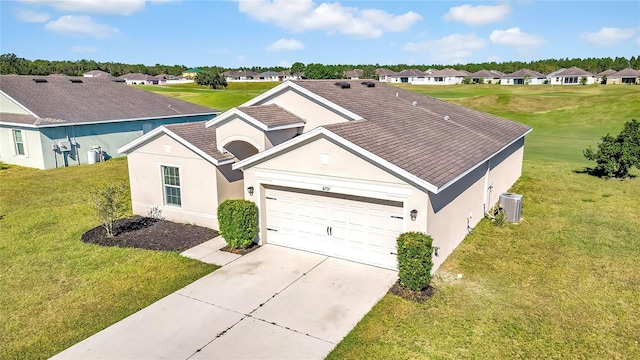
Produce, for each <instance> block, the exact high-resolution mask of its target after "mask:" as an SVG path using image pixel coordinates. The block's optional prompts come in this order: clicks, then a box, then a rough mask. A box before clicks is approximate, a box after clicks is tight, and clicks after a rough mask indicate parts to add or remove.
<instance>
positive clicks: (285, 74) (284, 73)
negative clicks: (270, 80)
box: [278, 70, 305, 81]
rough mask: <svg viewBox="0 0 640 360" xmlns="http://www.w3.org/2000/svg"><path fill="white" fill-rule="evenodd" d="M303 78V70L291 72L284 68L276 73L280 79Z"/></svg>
mask: <svg viewBox="0 0 640 360" xmlns="http://www.w3.org/2000/svg"><path fill="white" fill-rule="evenodd" d="M304 78H305V76H304V73H303V72H299V73H295V74H292V73H291V70H285V71H281V72H279V73H278V80H280V81H287V80H302V79H304Z"/></svg>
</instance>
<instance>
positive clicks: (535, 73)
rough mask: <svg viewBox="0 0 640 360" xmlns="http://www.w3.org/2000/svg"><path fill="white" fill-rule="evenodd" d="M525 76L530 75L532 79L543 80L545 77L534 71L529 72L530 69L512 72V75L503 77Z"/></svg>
mask: <svg viewBox="0 0 640 360" xmlns="http://www.w3.org/2000/svg"><path fill="white" fill-rule="evenodd" d="M525 75H529V76H530V77H532V78H543V77H545V75H544V74H541V73H539V72H537V71H533V70H529V69H522V70H518V71H516V72H512V73H511V74H505V75H504V76H503V77H504V78H524V77H525Z"/></svg>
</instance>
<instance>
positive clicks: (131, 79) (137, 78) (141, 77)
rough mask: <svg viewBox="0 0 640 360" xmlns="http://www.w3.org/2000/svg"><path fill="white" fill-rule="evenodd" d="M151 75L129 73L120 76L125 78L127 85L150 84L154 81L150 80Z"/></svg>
mask: <svg viewBox="0 0 640 360" xmlns="http://www.w3.org/2000/svg"><path fill="white" fill-rule="evenodd" d="M150 77H151V76H150V75H147V74H142V73H128V74H124V75H121V76H119V77H118V78H119V79H122V80H124V82H125V83H126V84H127V85H149V84H151V83H152V81H151V82H148V80H149V78H150Z"/></svg>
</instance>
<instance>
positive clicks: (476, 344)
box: [328, 86, 640, 359]
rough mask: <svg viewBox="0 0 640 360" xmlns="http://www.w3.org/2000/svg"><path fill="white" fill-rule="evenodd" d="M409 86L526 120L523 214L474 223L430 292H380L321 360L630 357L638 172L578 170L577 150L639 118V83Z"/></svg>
mask: <svg viewBox="0 0 640 360" xmlns="http://www.w3.org/2000/svg"><path fill="white" fill-rule="evenodd" d="M409 88H410V89H411V90H417V91H418V92H421V93H426V94H431V95H434V96H437V97H439V98H443V99H446V100H447V101H451V102H454V103H458V104H463V105H465V106H469V107H473V108H476V109H479V110H482V111H487V112H490V113H493V114H496V115H501V116H505V117H508V118H511V119H514V120H517V121H521V122H523V123H526V124H529V125H532V126H533V127H534V131H533V133H531V134H530V135H529V136H528V137H527V141H526V148H525V158H526V160H525V162H524V168H523V175H522V177H521V179H520V180H519V181H518V182H517V183H516V185H515V186H514V187H513V188H512V189H511V190H512V191H513V192H516V193H520V194H523V195H524V201H523V203H524V209H523V221H522V222H521V223H520V224H519V225H512V224H507V225H505V226H503V227H500V228H498V227H495V226H493V225H492V224H490V223H489V222H488V221H486V220H483V221H481V222H480V224H478V226H477V227H476V228H475V229H474V231H473V233H472V234H471V235H469V236H468V237H467V238H466V239H465V240H464V241H463V242H462V244H461V245H460V246H459V247H458V248H457V249H456V250H455V251H454V252H453V254H452V255H451V256H450V257H449V258H448V259H447V260H446V261H445V263H444V264H443V265H442V266H441V267H440V269H439V270H438V272H437V273H436V275H435V277H434V280H433V283H432V284H434V285H435V286H436V287H437V291H436V293H435V295H434V296H433V297H432V298H430V299H429V300H427V301H426V302H425V303H423V304H417V303H413V302H410V301H407V300H404V299H402V298H399V297H396V296H394V295H386V296H385V297H384V298H383V299H382V300H381V301H380V302H379V303H378V304H377V305H376V306H375V307H374V308H373V310H372V311H371V312H370V313H369V314H367V315H366V316H365V318H364V319H363V321H361V322H360V323H359V324H358V325H357V326H356V328H355V329H354V330H353V331H352V332H351V333H350V334H349V335H348V336H347V337H346V338H345V339H344V340H343V341H342V342H341V343H340V344H339V345H338V346H337V348H336V349H335V350H334V351H333V352H332V353H331V354H330V355H329V357H328V358H329V359H362V358H366V359H389V358H396V359H471V358H473V359H512V358H525V359H529V358H536V359H567V358H569V359H579V358H590V359H633V358H635V359H637V358H640V332H639V331H638V329H640V313H639V312H638V309H640V291H639V290H638V289H639V288H640V231H639V230H638V229H640V201H639V199H640V171H638V170H637V169H635V170H634V172H633V174H634V176H635V177H634V178H632V179H629V180H624V181H619V180H602V179H598V178H595V177H592V176H589V175H586V174H584V173H582V170H583V169H584V167H585V165H587V164H588V163H587V162H585V161H584V159H583V157H582V149H583V148H584V147H586V146H587V145H595V144H596V143H597V142H598V141H599V138H600V136H602V135H604V134H606V133H607V132H612V133H616V134H617V133H618V132H619V131H620V130H621V128H622V124H623V123H624V122H625V121H628V120H630V119H631V118H633V117H635V118H638V117H640V108H639V106H640V88H638V87H634V86H609V87H595V86H594V87H571V88H569V87H566V88H560V87H555V88H551V87H547V86H544V87H543V86H535V87H534V86H530V87H500V86H456V87H446V88H445V87H437V88H436V87H418V86H413V87H409ZM457 274H463V277H462V279H458V278H457V276H456V275H457Z"/></svg>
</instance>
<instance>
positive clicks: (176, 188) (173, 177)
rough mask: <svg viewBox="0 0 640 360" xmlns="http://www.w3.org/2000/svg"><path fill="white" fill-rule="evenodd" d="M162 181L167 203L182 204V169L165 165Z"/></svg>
mask: <svg viewBox="0 0 640 360" xmlns="http://www.w3.org/2000/svg"><path fill="white" fill-rule="evenodd" d="M162 183H163V184H164V202H165V204H166V205H173V206H182V196H181V193H180V169H179V168H177V167H172V166H163V167H162Z"/></svg>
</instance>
